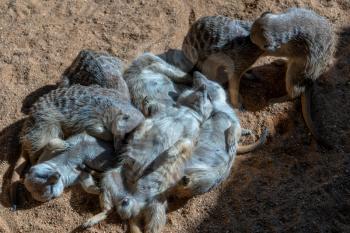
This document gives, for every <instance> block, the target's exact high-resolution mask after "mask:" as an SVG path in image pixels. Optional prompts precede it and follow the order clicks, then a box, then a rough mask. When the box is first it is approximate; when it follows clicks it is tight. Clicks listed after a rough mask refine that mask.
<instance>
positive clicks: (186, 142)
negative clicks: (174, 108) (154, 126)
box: [83, 72, 266, 233]
mask: <svg viewBox="0 0 350 233" xmlns="http://www.w3.org/2000/svg"><path fill="white" fill-rule="evenodd" d="M201 78H204V76H202V75H201V74H199V73H198V72H195V73H194V87H197V86H200V87H201V86H203V85H206V84H208V85H210V84H211V85H214V86H213V87H208V88H207V90H208V95H209V93H210V94H211V96H212V97H211V100H212V101H213V102H214V103H215V104H214V105H216V108H217V109H220V108H222V106H223V105H222V106H219V101H221V100H222V101H226V97H225V96H226V94H225V91H224V90H223V88H221V87H220V85H218V84H216V83H214V82H211V81H208V80H203V81H199V80H197V79H201ZM205 81H207V82H205ZM186 92H188V93H185V94H183V95H184V97H186V98H187V96H189V95H190V93H191V94H192V93H193V92H195V91H193V90H191V91H190V90H189V91H186ZM222 95H224V97H223V96H222ZM190 96H191V95H190ZM181 98H182V97H179V100H181ZM189 100H192V98H189ZM213 111H215V106H214V110H213ZM222 114H223V115H224V116H225V117H226V118H224V120H222V119H218V120H220V122H218V124H217V125H214V123H211V124H210V127H209V126H208V127H207V128H210V129H208V130H207V133H206V134H205V137H206V140H210V137H216V135H215V134H220V133H221V132H220V133H219V132H218V131H220V130H221V131H224V130H226V129H227V127H229V125H230V124H231V122H232V119H233V118H234V119H235V120H236V121H235V125H232V127H231V128H230V129H231V131H230V133H232V134H239V135H234V136H235V137H232V138H234V139H235V141H234V143H231V144H230V146H231V148H230V150H231V153H230V156H231V157H233V155H235V152H236V147H237V142H238V140H239V138H240V136H241V135H240V133H241V128H240V125H239V122H238V118H237V117H236V115H234V116H228V115H227V114H226V113H222ZM209 119H210V118H209ZM226 119H228V120H227V121H225V120H226ZM207 121H208V120H206V121H205V122H204V123H203V125H202V126H201V128H202V127H203V126H205V125H207ZM157 122H158V121H157ZM215 123H216V122H215ZM216 126H219V128H218V129H216V128H215V127H216ZM214 128H215V129H214ZM223 128H224V129H223ZM176 129H177V128H176ZM209 131H210V132H209ZM211 133H213V135H209V134H211ZM222 134H224V132H222ZM202 137H203V136H201V135H199V138H202ZM220 139H222V140H223V141H224V142H218V143H219V145H216V144H215V142H216V141H219V140H220ZM265 139H266V135H264V136H262V137H261V139H260V140H259V142H256V143H254V146H251V145H249V146H246V147H250V149H256V148H257V147H258V146H260V145H262V144H263V143H264V140H265ZM230 140H233V139H231V138H230ZM202 141H203V140H202ZM141 142H145V141H144V140H142V141H141ZM215 142H212V143H211V144H210V145H211V146H214V147H213V148H211V150H210V152H213V153H211V154H210V153H207V154H205V155H204V154H203V155H204V156H206V157H209V156H212V157H215V156H216V155H217V154H218V153H216V151H217V150H220V149H221V148H220V145H221V144H225V137H224V136H223V137H222V138H220V137H217V140H216V139H215ZM202 143H203V144H204V143H205V142H204V141H203V142H202ZM134 147H135V144H134ZM143 147H144V146H143ZM197 147H198V146H196V147H195V139H194V140H193V138H192V139H191V138H190V137H183V138H182V139H180V140H178V141H177V142H176V143H175V144H174V145H173V146H172V147H170V148H169V149H168V150H166V151H165V152H163V153H161V154H160V155H158V156H157V158H156V159H155V160H154V161H153V162H152V163H151V164H150V166H149V167H148V168H147V169H146V170H145V172H144V173H143V174H142V177H141V178H140V179H138V180H137V181H136V182H133V181H132V182H130V179H128V178H129V177H130V176H132V174H130V172H129V171H130V164H128V163H123V166H122V167H121V168H117V169H114V170H111V171H108V172H107V173H106V175H105V176H104V178H103V180H102V182H101V184H102V190H103V191H104V193H102V194H101V196H100V204H101V207H102V212H101V213H99V214H97V215H95V216H93V217H92V218H90V219H89V220H88V221H86V222H85V223H84V224H83V227H91V226H92V225H94V224H96V223H98V222H100V221H102V220H103V219H105V218H106V217H107V215H108V214H109V213H110V212H111V210H112V208H113V207H116V209H117V212H118V214H119V215H120V217H121V218H122V219H129V224H130V230H131V232H135V233H136V232H142V231H141V229H142V227H141V222H144V223H145V227H144V230H145V232H160V231H161V229H162V228H163V227H164V225H165V223H166V209H167V196H168V191H169V190H172V188H173V187H174V186H177V184H178V183H180V181H181V180H182V178H183V176H184V172H183V167H184V166H185V164H186V163H187V162H186V161H188V160H191V158H192V156H193V155H194V156H197V157H198V156H199V155H195V154H193V153H192V150H193V148H197ZM202 147H204V145H202ZM218 147H219V148H220V149H218ZM238 147H239V146H238ZM246 149H247V148H246ZM145 150H147V151H148V148H146V149H145ZM223 150H225V151H226V148H225V146H224V149H223ZM225 156H226V157H228V155H226V154H223V155H221V157H220V158H212V161H215V162H218V161H219V162H218V163H220V162H221V159H222V157H224V159H226V157H225ZM197 159H198V158H197ZM224 159H223V160H224ZM199 160H200V159H199ZM227 160H228V159H227ZM231 160H232V158H231ZM215 162H212V163H211V164H210V165H212V166H213V168H211V169H209V166H208V169H207V170H208V171H209V172H210V171H215V172H216V173H215V174H213V176H216V177H218V176H219V174H221V175H222V176H224V175H223V173H224V174H227V173H228V171H229V168H230V166H229V165H230V164H232V162H231V163H230V164H225V165H226V166H228V167H229V168H227V169H226V170H224V171H216V169H217V170H219V169H220V168H223V167H224V166H221V167H220V168H218V167H215V166H214V165H215ZM223 162H224V163H225V162H227V161H226V160H225V161H223ZM213 164H214V165H213ZM133 165H134V164H131V166H133ZM220 165H222V164H220ZM189 167H190V166H189ZM220 172H221V173H220ZM218 173H219V174H218ZM208 176H210V175H209V174H208ZM186 178H187V177H186ZM189 179H191V180H193V181H192V183H191V185H192V184H193V183H196V182H197V180H194V179H193V177H190V178H189ZM217 179H218V178H217ZM222 179H224V178H222ZM218 182H219V181H218ZM212 185H214V184H212ZM187 189H188V187H187Z"/></svg>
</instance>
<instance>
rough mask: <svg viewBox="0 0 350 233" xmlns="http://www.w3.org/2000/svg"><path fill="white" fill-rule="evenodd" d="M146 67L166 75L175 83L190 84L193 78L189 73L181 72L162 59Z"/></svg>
mask: <svg viewBox="0 0 350 233" xmlns="http://www.w3.org/2000/svg"><path fill="white" fill-rule="evenodd" d="M147 68H149V69H151V70H153V71H155V72H159V73H162V74H164V75H166V76H167V77H168V78H170V79H171V80H172V81H173V82H175V83H184V84H186V83H187V84H191V83H192V80H193V79H192V76H191V75H189V74H187V73H185V72H183V71H182V70H180V69H178V68H176V67H174V66H172V65H170V64H167V63H166V62H164V61H162V62H161V63H154V64H152V65H150V66H149V67H147Z"/></svg>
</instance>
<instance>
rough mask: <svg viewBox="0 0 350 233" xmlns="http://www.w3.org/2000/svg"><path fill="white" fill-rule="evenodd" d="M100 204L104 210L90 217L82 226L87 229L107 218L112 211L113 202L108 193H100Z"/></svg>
mask: <svg viewBox="0 0 350 233" xmlns="http://www.w3.org/2000/svg"><path fill="white" fill-rule="evenodd" d="M100 206H101V208H102V211H101V212H100V213H98V214H96V215H94V216H92V217H91V218H89V219H88V220H87V221H86V222H85V223H83V224H82V225H81V227H82V228H84V229H86V228H89V227H92V226H93V225H96V224H97V223H99V222H101V221H103V220H105V219H106V218H107V217H108V215H109V214H110V213H111V212H112V208H113V204H112V200H110V199H109V197H108V196H107V194H106V193H101V194H100Z"/></svg>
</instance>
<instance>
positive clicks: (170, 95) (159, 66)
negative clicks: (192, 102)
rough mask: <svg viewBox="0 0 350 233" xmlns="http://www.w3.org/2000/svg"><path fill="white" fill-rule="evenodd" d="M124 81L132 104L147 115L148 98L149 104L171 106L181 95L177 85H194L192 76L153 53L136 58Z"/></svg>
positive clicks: (126, 71) (126, 72)
mask: <svg viewBox="0 0 350 233" xmlns="http://www.w3.org/2000/svg"><path fill="white" fill-rule="evenodd" d="M124 79H125V81H126V83H127V85H128V87H129V91H130V95H131V101H132V103H133V104H134V105H135V106H136V107H137V108H138V109H140V110H142V111H143V113H144V114H145V115H147V114H148V112H147V111H146V109H145V108H147V106H144V103H145V101H144V100H145V98H146V97H147V100H148V101H149V102H153V101H157V102H159V103H161V104H165V105H171V104H174V103H175V100H176V98H177V97H178V95H179V93H178V91H179V90H178V89H177V86H176V84H175V83H189V84H191V83H192V77H191V76H189V75H188V74H186V73H185V72H183V71H181V70H180V69H178V68H176V67H175V66H172V65H170V64H168V63H167V62H165V61H164V60H162V59H161V58H159V57H157V56H156V55H153V54H152V53H144V54H142V55H141V56H139V57H138V58H136V59H135V60H134V61H133V62H132V64H131V65H130V66H129V67H128V68H127V69H126V70H125V73H124ZM172 81H173V82H174V83H173V82H172Z"/></svg>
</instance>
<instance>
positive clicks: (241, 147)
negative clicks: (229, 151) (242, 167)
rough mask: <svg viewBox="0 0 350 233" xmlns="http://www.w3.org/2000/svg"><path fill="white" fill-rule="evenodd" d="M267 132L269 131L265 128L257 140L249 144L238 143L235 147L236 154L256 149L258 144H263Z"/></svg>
mask: <svg viewBox="0 0 350 233" xmlns="http://www.w3.org/2000/svg"><path fill="white" fill-rule="evenodd" d="M268 133H269V131H268V129H267V128H265V129H264V132H263V133H262V135H261V136H260V138H259V140H257V141H256V142H254V143H252V144H249V145H238V147H237V154H244V153H248V152H251V151H253V150H256V149H258V148H259V147H260V146H262V145H264V144H265V142H266V138H267V135H268Z"/></svg>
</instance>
